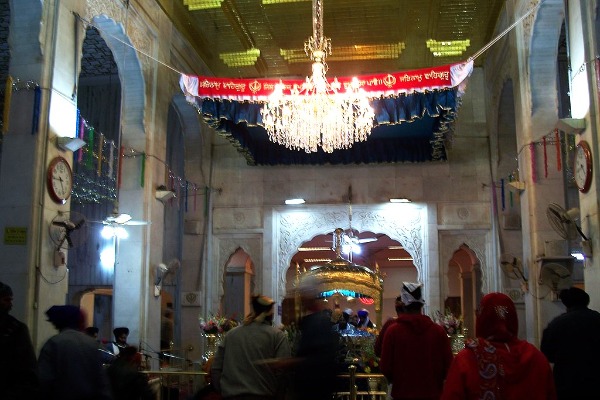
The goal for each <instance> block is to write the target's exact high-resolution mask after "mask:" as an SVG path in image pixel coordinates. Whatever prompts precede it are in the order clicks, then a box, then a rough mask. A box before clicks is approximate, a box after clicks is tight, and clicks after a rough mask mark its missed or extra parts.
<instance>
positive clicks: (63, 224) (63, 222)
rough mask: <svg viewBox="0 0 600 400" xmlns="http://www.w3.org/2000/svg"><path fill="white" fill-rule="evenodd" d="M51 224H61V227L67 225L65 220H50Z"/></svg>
mask: <svg viewBox="0 0 600 400" xmlns="http://www.w3.org/2000/svg"><path fill="white" fill-rule="evenodd" d="M52 225H56V226H61V227H63V228H66V227H67V224H66V223H65V221H52Z"/></svg>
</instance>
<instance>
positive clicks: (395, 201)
mask: <svg viewBox="0 0 600 400" xmlns="http://www.w3.org/2000/svg"><path fill="white" fill-rule="evenodd" d="M410 202H411V201H410V199H407V198H397V199H390V203H410Z"/></svg>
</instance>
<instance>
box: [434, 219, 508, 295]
mask: <svg viewBox="0 0 600 400" xmlns="http://www.w3.org/2000/svg"><path fill="white" fill-rule="evenodd" d="M439 236H440V237H439V246H440V266H441V267H440V270H442V271H444V273H441V274H440V279H441V280H442V281H441V285H440V286H441V287H440V290H441V293H440V297H441V298H442V299H445V298H446V296H447V293H448V276H447V274H446V273H445V271H446V270H447V266H448V263H449V262H450V260H451V259H452V255H453V254H454V252H455V251H456V250H458V249H459V248H460V246H461V245H463V244H464V245H466V246H468V247H469V249H471V250H472V251H473V252H474V253H475V255H476V256H477V259H478V260H479V267H480V269H481V288H480V290H481V293H483V294H487V293H490V292H494V291H498V290H499V289H500V288H499V286H498V282H499V272H498V268H496V264H497V263H496V262H495V261H494V255H493V248H492V239H491V231H490V230H477V229H474V230H456V231H455V230H449V231H441V232H440V234H439Z"/></svg>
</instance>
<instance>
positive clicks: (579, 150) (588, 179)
mask: <svg viewBox="0 0 600 400" xmlns="http://www.w3.org/2000/svg"><path fill="white" fill-rule="evenodd" d="M573 167H574V168H573V173H574V176H575V184H576V185H577V188H578V189H579V191H580V192H582V193H585V192H587V191H588V190H589V189H590V185H591V184H592V153H591V151H590V146H589V145H588V143H587V142H586V141H583V140H582V141H580V142H579V143H578V144H577V147H576V149H575V160H574V166H573Z"/></svg>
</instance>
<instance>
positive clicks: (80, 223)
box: [73, 219, 85, 229]
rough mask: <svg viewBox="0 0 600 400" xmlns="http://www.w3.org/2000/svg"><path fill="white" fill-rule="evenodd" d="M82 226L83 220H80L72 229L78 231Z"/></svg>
mask: <svg viewBox="0 0 600 400" xmlns="http://www.w3.org/2000/svg"><path fill="white" fill-rule="evenodd" d="M83 225H85V219H81V221H79V222H78V223H76V224H75V226H74V227H73V229H79V228H81V227H82V226H83Z"/></svg>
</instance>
